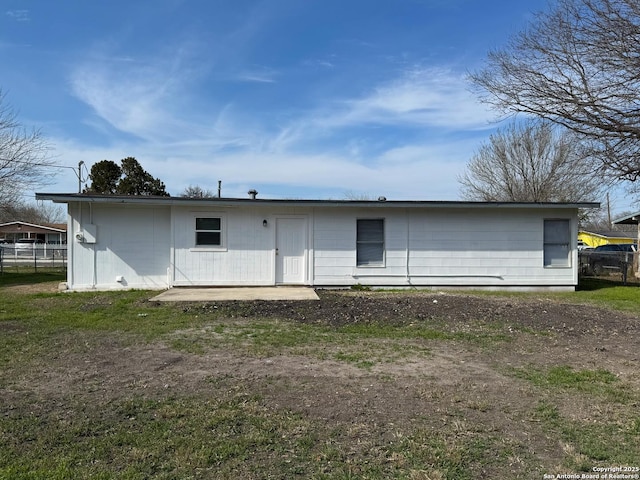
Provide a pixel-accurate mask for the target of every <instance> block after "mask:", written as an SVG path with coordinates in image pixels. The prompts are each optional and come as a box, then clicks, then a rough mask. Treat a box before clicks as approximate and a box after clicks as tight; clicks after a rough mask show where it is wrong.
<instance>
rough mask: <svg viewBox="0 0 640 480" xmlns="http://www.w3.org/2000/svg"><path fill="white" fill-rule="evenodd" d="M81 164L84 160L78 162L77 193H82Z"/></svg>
mask: <svg viewBox="0 0 640 480" xmlns="http://www.w3.org/2000/svg"><path fill="white" fill-rule="evenodd" d="M82 165H84V161H83V160H80V161H79V162H78V193H82Z"/></svg>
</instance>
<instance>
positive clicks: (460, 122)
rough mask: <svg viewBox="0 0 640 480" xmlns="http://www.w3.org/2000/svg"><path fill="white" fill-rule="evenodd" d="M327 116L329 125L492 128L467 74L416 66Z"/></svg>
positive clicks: (489, 116) (487, 114)
mask: <svg viewBox="0 0 640 480" xmlns="http://www.w3.org/2000/svg"><path fill="white" fill-rule="evenodd" d="M344 103H345V105H344V108H343V109H342V111H339V112H338V113H334V114H332V115H329V116H327V117H326V118H325V119H324V120H323V123H324V124H325V125H327V126H334V127H337V126H341V125H345V126H346V125H358V124H382V125H391V124H393V125H415V126H425V127H427V126H428V127H440V128H447V129H456V130H460V129H473V130H475V129H484V128H489V123H488V121H489V119H490V118H491V113H490V112H489V110H488V108H487V107H486V106H484V105H482V104H480V103H479V102H478V100H477V99H476V98H475V97H474V96H473V95H472V94H471V92H470V91H469V90H468V85H467V83H466V80H465V77H464V75H463V74H461V73H458V72H455V71H453V70H451V69H448V68H439V67H428V68H422V67H416V68H413V69H411V70H409V71H407V72H405V73H403V74H402V75H401V76H400V77H399V78H397V79H394V80H391V81H389V82H387V83H386V84H383V85H380V86H378V87H375V88H374V89H373V91H372V92H371V93H370V94H369V95H365V96H363V97H362V98H359V99H355V100H348V101H346V102H344Z"/></svg>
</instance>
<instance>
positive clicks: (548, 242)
mask: <svg viewBox="0 0 640 480" xmlns="http://www.w3.org/2000/svg"><path fill="white" fill-rule="evenodd" d="M570 251H571V228H570V223H569V220H566V219H560V220H545V221H544V266H545V267H568V266H569V265H570V263H569V253H570Z"/></svg>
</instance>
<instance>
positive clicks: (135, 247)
mask: <svg viewBox="0 0 640 480" xmlns="http://www.w3.org/2000/svg"><path fill="white" fill-rule="evenodd" d="M576 214H577V212H576V211H575V209H567V210H559V209H549V210H545V209H540V208H518V209H516V208H471V209H466V208H464V207H461V208H451V207H447V208H438V207H437V206H436V207H422V208H410V207H409V208H389V207H385V206H375V207H374V208H369V209H365V208H350V207H344V206H334V205H327V206H326V207H325V206H320V207H318V206H316V207H304V206H297V207H296V206H294V205H292V206H290V207H289V206H278V207H273V206H269V205H265V204H257V205H255V206H254V205H247V206H227V207H223V206H218V207H216V206H213V207H212V208H211V209H204V208H197V209H196V208H192V207H189V206H183V205H179V206H175V205H174V206H148V207H146V206H134V205H130V204H100V203H98V204H90V203H83V204H82V208H80V203H71V204H70V205H69V215H70V217H69V218H70V220H69V255H70V262H69V273H68V284H69V288H71V289H74V290H83V289H103V290H104V289H117V288H149V289H162V288H168V287H170V286H190V285H193V286H196V285H200V286H231V285H245V286H253V285H274V284H275V282H276V268H275V267H276V259H277V257H276V225H277V219H278V218H286V217H296V218H303V219H305V221H304V222H301V224H304V225H305V226H306V227H305V228H306V229H307V232H306V235H305V237H306V238H307V245H306V247H305V248H306V256H305V258H306V259H307V260H306V264H305V267H304V268H305V272H304V283H305V284H309V285H316V286H349V285H355V284H363V285H372V286H416V287H446V286H451V287H489V288H494V287H495V288H502V287H560V288H561V287H572V286H574V285H576V284H577V266H576V261H577V251H576V246H575V245H573V247H572V255H571V262H570V266H569V267H555V268H545V267H544V265H543V222H544V219H545V218H548V219H551V218H568V219H570V220H571V222H570V223H571V235H572V238H577V217H576ZM198 216H219V217H220V218H222V219H223V223H222V230H223V232H222V236H223V242H222V245H221V246H220V247H207V248H199V247H196V245H195V218H196V217H198ZM359 218H383V219H384V226H385V245H384V246H385V256H384V265H382V266H373V267H357V266H356V221H357V219H359ZM264 220H266V221H267V225H266V226H264V225H263V222H264ZM77 233H84V234H85V237H84V239H83V241H78V240H76V238H75V236H76V234H77ZM93 237H95V243H93V241H94V238H93Z"/></svg>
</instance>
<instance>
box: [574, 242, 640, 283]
mask: <svg viewBox="0 0 640 480" xmlns="http://www.w3.org/2000/svg"><path fill="white" fill-rule="evenodd" d="M578 261H579V265H580V270H579V274H580V276H582V277H597V278H603V279H608V280H614V281H621V282H622V283H623V284H624V285H627V284H639V283H640V279H639V278H638V272H639V271H640V270H639V269H638V252H598V251H595V250H583V251H580V252H579V253H578Z"/></svg>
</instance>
